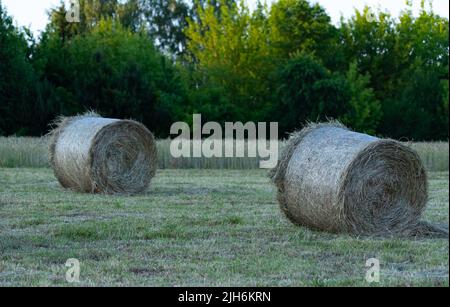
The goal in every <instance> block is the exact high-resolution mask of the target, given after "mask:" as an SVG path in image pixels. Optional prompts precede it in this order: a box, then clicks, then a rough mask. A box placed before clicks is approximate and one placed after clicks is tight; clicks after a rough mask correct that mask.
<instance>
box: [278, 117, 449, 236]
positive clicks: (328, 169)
mask: <svg viewBox="0 0 450 307" xmlns="http://www.w3.org/2000/svg"><path fill="white" fill-rule="evenodd" d="M271 178H272V180H273V181H274V183H275V184H276V186H277V187H278V200H279V203H280V207H281V210H282V211H283V213H284V214H285V215H286V217H287V218H288V219H289V220H291V221H292V222H293V223H295V224H297V225H301V226H306V227H309V228H311V229H314V230H320V231H327V232H332V233H351V234H356V235H375V236H390V235H401V236H411V235H412V236H416V235H421V236H424V235H444V236H448V231H445V230H442V229H438V228H436V227H434V226H432V225H430V224H427V223H423V222H420V221H419V218H420V216H421V214H422V212H423V210H424V208H425V205H426V202H427V175H426V171H425V169H424V167H423V165H422V163H421V160H420V158H419V156H418V155H417V153H416V152H414V151H413V150H412V149H410V148H408V147H406V146H405V145H403V144H401V143H400V142H397V141H394V140H385V139H379V138H376V137H372V136H369V135H365V134H361V133H356V132H352V131H350V130H349V129H347V128H346V127H345V126H343V125H342V124H340V123H337V122H332V123H322V124H309V125H308V126H307V127H306V128H304V129H303V130H301V131H300V132H297V133H295V134H293V135H292V137H291V138H290V140H289V142H288V144H287V145H286V148H285V151H284V152H283V154H282V156H281V159H280V161H279V163H278V165H277V167H276V168H275V169H274V170H273V171H272V172H271Z"/></svg>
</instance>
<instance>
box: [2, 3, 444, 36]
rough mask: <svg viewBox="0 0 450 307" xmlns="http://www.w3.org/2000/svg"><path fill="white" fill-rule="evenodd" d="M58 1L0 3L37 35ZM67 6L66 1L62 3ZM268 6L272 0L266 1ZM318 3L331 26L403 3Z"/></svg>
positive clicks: (437, 7) (438, 8)
mask: <svg viewBox="0 0 450 307" xmlns="http://www.w3.org/2000/svg"><path fill="white" fill-rule="evenodd" d="M60 1H61V0H0V2H1V3H2V4H3V6H6V9H7V11H8V14H10V15H12V16H13V18H14V20H15V21H16V24H17V25H19V26H26V27H29V28H31V29H32V31H33V32H34V33H36V34H38V33H39V31H42V30H44V28H45V25H46V24H47V20H48V17H47V11H48V10H49V9H50V8H52V7H56V6H57V5H58V4H59V3H60ZM64 1H65V2H68V0H64ZM246 1H247V3H248V4H249V5H250V7H254V5H255V3H256V1H257V0H246ZM267 1H268V2H269V3H270V2H272V1H274V0H267ZM311 1H312V2H318V3H320V4H321V5H322V6H323V7H324V8H325V9H326V10H327V12H328V14H329V15H330V16H331V18H332V20H333V22H334V23H338V22H339V20H340V17H341V15H343V16H344V17H350V16H352V15H353V12H354V9H355V8H358V9H361V8H363V7H364V5H365V4H368V5H369V6H371V7H375V8H381V9H382V10H383V11H384V10H387V11H389V12H390V13H391V14H392V15H393V16H398V14H399V13H400V11H401V10H402V9H404V8H405V0H311ZM413 3H414V6H415V12H416V13H417V12H418V9H419V7H420V0H413ZM433 9H434V11H435V12H436V13H438V14H439V15H441V16H445V17H447V18H448V17H449V0H434V1H433Z"/></svg>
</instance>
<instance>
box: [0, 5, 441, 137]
mask: <svg viewBox="0 0 450 307" xmlns="http://www.w3.org/2000/svg"><path fill="white" fill-rule="evenodd" d="M79 4H80V20H79V22H77V23H69V22H67V20H66V14H67V12H68V11H69V10H70V9H69V8H68V7H67V6H66V5H65V4H64V3H61V5H59V6H58V7H57V8H55V9H52V10H51V11H50V13H49V21H48V24H47V27H46V29H45V30H44V31H43V32H42V33H41V34H40V36H39V37H38V38H36V37H35V36H34V34H33V33H32V32H31V31H30V30H29V29H27V28H23V27H17V26H16V25H15V23H14V21H13V19H12V17H11V16H9V15H8V13H7V12H6V10H5V8H4V7H3V6H2V5H1V0H0V135H33V136H39V135H43V134H45V133H46V132H47V131H48V129H49V126H48V123H49V122H51V121H52V120H53V119H54V118H55V117H56V116H58V115H73V114H77V113H82V112H84V111H86V110H97V111H98V112H100V113H101V114H102V115H104V116H111V117H120V118H134V119H137V120H139V121H141V122H143V123H144V124H145V125H146V126H147V127H149V129H150V130H152V131H154V132H155V134H156V135H157V136H159V137H167V136H168V133H169V128H170V126H171V124H172V123H173V122H176V121H186V122H190V121H192V114H193V113H201V114H202V117H203V119H204V120H205V121H218V122H220V123H224V122H226V121H233V122H236V121H242V122H247V121H277V122H279V126H280V137H283V136H286V135H287V134H288V133H290V132H293V131H294V130H296V129H299V128H301V127H302V125H304V124H305V123H306V122H307V121H317V120H326V119H328V118H334V119H338V120H340V121H342V122H343V123H344V124H347V125H348V126H350V127H351V128H353V129H355V130H357V131H361V132H367V133H373V134H377V135H382V136H386V137H393V138H400V139H405V138H406V139H412V140H447V139H448V125H449V123H448V120H449V113H448V112H449V111H448V102H449V99H448V59H449V24H448V19H446V18H443V17H441V16H439V15H437V14H436V13H434V12H433V10H432V6H431V4H430V3H428V2H426V1H422V2H421V4H422V6H421V10H420V14H419V15H418V16H414V15H413V12H412V3H411V1H409V2H408V3H407V6H406V7H405V9H404V10H403V11H402V12H401V14H400V15H399V16H391V15H390V14H389V13H388V12H385V11H374V10H373V9H371V8H369V7H366V8H365V9H364V10H362V11H358V10H356V11H355V13H354V14H353V16H352V17H351V18H349V19H344V18H342V19H341V21H340V23H339V24H337V25H335V24H333V23H332V21H331V18H330V16H329V15H327V13H326V11H325V9H324V8H323V7H321V6H320V5H319V4H314V3H312V2H310V1H307V0H278V1H276V2H274V3H273V4H272V5H271V6H268V5H267V4H264V3H263V2H258V5H257V7H256V8H255V9H253V10H250V9H249V7H248V6H247V5H246V3H245V2H244V1H238V0H195V1H189V0H127V1H118V0H80V1H79Z"/></svg>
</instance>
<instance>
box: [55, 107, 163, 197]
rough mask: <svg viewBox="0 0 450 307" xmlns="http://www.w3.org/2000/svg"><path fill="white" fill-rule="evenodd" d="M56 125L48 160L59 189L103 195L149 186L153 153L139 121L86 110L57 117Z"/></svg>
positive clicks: (150, 136)
mask: <svg viewBox="0 0 450 307" xmlns="http://www.w3.org/2000/svg"><path fill="white" fill-rule="evenodd" d="M55 126H56V128H55V129H54V130H53V131H52V132H51V133H50V135H51V141H50V159H49V160H50V164H51V166H52V168H53V170H54V173H55V176H56V178H57V179H58V181H59V182H60V183H61V185H62V186H63V187H64V188H67V189H71V190H75V191H79V192H87V193H102V194H136V193H141V192H143V191H145V190H146V189H147V188H148V186H149V184H150V181H151V179H152V177H153V176H154V175H155V173H156V168H157V152H156V142H155V139H154V137H153V134H152V133H151V132H150V131H149V130H148V129H147V128H146V127H145V126H144V125H142V124H140V123H138V122H135V121H132V120H119V119H110V118H102V117H100V116H98V115H96V114H95V113H88V114H85V115H81V116H75V117H63V118H60V119H59V120H58V121H57V122H56V125H55Z"/></svg>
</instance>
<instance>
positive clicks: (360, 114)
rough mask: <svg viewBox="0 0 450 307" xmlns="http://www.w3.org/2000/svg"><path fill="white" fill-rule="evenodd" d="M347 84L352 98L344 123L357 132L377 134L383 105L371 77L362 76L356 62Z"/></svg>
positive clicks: (351, 67) (351, 65) (349, 71)
mask: <svg viewBox="0 0 450 307" xmlns="http://www.w3.org/2000/svg"><path fill="white" fill-rule="evenodd" d="M346 77H347V82H348V85H349V87H350V94H351V98H350V101H349V110H348V112H347V114H346V115H345V116H344V117H343V118H342V120H343V122H344V123H345V124H347V125H349V126H350V127H351V128H353V129H354V130H356V131H360V132H365V133H370V134H375V133H376V131H377V128H378V125H379V122H380V120H381V116H382V112H381V104H380V101H379V100H377V98H376V97H375V92H374V90H373V89H372V88H371V87H370V75H369V74H367V73H366V74H365V75H361V74H360V72H359V70H358V65H357V64H356V62H354V63H352V64H350V68H349V70H348V72H347V75H346Z"/></svg>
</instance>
